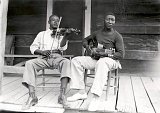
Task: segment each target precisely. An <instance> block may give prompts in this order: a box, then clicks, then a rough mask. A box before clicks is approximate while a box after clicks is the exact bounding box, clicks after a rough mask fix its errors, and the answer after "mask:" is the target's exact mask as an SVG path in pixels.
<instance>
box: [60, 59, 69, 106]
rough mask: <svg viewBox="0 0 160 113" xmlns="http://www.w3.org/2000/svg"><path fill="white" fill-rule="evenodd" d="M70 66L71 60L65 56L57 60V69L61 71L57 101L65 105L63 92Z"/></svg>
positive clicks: (67, 80) (64, 91)
mask: <svg viewBox="0 0 160 113" xmlns="http://www.w3.org/2000/svg"><path fill="white" fill-rule="evenodd" d="M70 67H71V62H70V60H69V59H67V58H63V59H62V60H61V61H60V62H59V68H58V69H59V71H60V73H61V77H60V80H61V86H60V95H59V97H58V103H59V104H63V105H65V102H66V99H65V93H66V88H67V85H68V82H69V79H70V74H71V72H70V70H71V69H70Z"/></svg>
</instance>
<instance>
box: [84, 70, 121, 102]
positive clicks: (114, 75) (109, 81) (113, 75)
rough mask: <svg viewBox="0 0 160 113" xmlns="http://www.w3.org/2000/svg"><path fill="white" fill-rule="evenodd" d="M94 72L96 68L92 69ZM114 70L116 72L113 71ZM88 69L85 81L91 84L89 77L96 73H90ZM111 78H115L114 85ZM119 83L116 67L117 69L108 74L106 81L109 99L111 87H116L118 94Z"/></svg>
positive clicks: (115, 90) (115, 91)
mask: <svg viewBox="0 0 160 113" xmlns="http://www.w3.org/2000/svg"><path fill="white" fill-rule="evenodd" d="M91 71H93V72H94V70H91ZM113 71H114V74H113V73H112V72H113ZM87 72H88V70H87V69H85V72H84V73H85V77H84V82H85V84H86V86H89V85H87V77H89V78H94V76H93V75H94V73H90V74H88V73H87ZM111 79H113V80H114V85H111ZM118 84H119V76H118V68H117V69H115V70H112V71H109V72H108V76H107V81H106V86H107V88H106V100H107V99H108V94H109V91H110V87H113V88H114V95H116V94H117V91H118Z"/></svg>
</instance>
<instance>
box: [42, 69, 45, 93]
mask: <svg viewBox="0 0 160 113" xmlns="http://www.w3.org/2000/svg"><path fill="white" fill-rule="evenodd" d="M44 74H45V69H42V84H43V86H45V77H44ZM43 91H44V87H43Z"/></svg>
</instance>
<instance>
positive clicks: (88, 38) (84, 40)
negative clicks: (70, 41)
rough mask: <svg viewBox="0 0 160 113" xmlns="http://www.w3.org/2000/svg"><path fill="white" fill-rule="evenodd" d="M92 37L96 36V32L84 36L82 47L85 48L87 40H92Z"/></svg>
mask: <svg viewBox="0 0 160 113" xmlns="http://www.w3.org/2000/svg"><path fill="white" fill-rule="evenodd" d="M94 38H96V32H94V33H92V34H91V35H89V36H88V37H86V38H84V39H83V40H82V42H83V47H84V48H86V47H87V46H89V45H88V42H89V40H91V39H92V40H94Z"/></svg>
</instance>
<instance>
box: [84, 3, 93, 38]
mask: <svg viewBox="0 0 160 113" xmlns="http://www.w3.org/2000/svg"><path fill="white" fill-rule="evenodd" d="M85 7H86V10H85V28H84V29H85V30H84V36H85V37H87V36H88V35H90V33H91V0H85Z"/></svg>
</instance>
